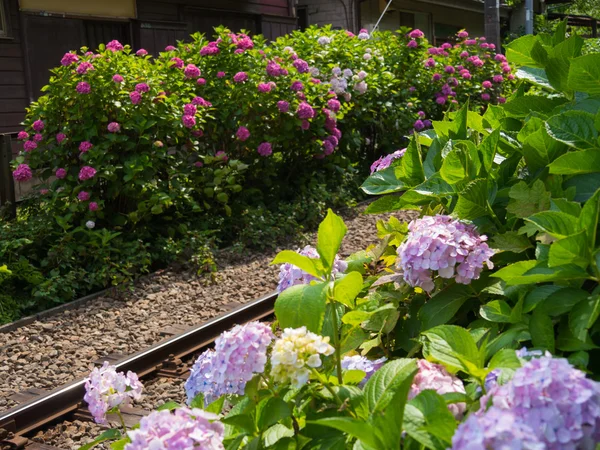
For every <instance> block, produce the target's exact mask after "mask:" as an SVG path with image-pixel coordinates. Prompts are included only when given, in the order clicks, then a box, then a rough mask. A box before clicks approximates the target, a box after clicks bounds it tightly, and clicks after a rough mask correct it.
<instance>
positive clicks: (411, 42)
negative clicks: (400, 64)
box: [406, 39, 419, 48]
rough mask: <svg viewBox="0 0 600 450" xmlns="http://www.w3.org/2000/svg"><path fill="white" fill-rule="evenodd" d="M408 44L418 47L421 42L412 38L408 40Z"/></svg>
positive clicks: (410, 46) (408, 45) (409, 46)
mask: <svg viewBox="0 0 600 450" xmlns="http://www.w3.org/2000/svg"><path fill="white" fill-rule="evenodd" d="M406 46H407V47H408V48H417V47H418V46H419V44H418V43H417V41H415V40H414V39H411V40H410V41H408V44H406Z"/></svg>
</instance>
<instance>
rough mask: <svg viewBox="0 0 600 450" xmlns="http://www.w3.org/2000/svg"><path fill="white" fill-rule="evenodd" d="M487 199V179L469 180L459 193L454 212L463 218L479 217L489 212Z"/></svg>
mask: <svg viewBox="0 0 600 450" xmlns="http://www.w3.org/2000/svg"><path fill="white" fill-rule="evenodd" d="M487 199H488V185H487V180H486V179H484V178H478V179H477V180H473V181H471V182H469V183H468V184H467V186H466V187H465V188H464V189H463V190H462V191H461V192H460V193H459V194H458V201H457V202H456V206H455V207H454V210H453V211H452V212H453V214H455V215H457V216H458V217H459V218H460V219H463V220H475V219H478V218H479V217H481V216H485V215H487V214H489V211H488V208H487Z"/></svg>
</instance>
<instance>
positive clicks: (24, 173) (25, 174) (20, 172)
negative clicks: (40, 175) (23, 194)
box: [12, 164, 33, 183]
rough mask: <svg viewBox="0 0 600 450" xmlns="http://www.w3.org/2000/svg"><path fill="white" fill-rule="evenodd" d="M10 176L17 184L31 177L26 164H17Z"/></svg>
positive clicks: (29, 169) (31, 174)
mask: <svg viewBox="0 0 600 450" xmlns="http://www.w3.org/2000/svg"><path fill="white" fill-rule="evenodd" d="M12 175H13V178H14V179H15V181H18V182H19V183H22V182H24V181H29V180H31V177H33V173H32V172H31V168H30V167H29V166H28V165H27V164H19V165H18V166H17V168H16V169H15V170H14V171H13V173H12Z"/></svg>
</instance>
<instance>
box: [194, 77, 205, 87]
mask: <svg viewBox="0 0 600 450" xmlns="http://www.w3.org/2000/svg"><path fill="white" fill-rule="evenodd" d="M196 83H197V84H198V85H199V86H204V85H205V84H206V80H205V79H204V78H198V79H197V80H196Z"/></svg>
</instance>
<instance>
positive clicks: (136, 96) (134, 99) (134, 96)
mask: <svg viewBox="0 0 600 450" xmlns="http://www.w3.org/2000/svg"><path fill="white" fill-rule="evenodd" d="M129 98H130V99H131V103H133V104H134V105H137V104H138V103H139V102H141V101H142V94H140V93H139V92H137V91H133V92H130V93H129Z"/></svg>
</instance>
